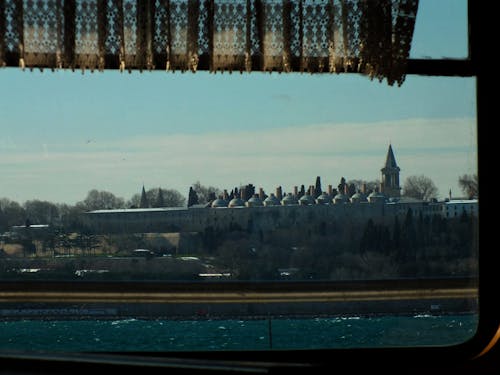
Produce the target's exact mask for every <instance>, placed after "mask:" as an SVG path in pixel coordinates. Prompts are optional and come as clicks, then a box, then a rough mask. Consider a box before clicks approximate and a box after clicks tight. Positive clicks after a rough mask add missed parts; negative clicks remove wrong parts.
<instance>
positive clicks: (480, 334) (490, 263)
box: [0, 0, 500, 374]
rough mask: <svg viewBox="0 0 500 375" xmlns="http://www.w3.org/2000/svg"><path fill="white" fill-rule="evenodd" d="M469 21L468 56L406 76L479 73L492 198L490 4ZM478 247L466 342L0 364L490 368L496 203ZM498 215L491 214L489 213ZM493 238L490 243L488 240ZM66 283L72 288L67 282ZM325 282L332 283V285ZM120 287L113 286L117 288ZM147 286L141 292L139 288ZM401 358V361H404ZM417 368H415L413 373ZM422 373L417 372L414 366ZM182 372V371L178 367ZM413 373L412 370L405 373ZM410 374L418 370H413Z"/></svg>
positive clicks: (483, 172)
mask: <svg viewBox="0 0 500 375" xmlns="http://www.w3.org/2000/svg"><path fill="white" fill-rule="evenodd" d="M467 6H468V22H469V39H468V43H469V45H468V47H469V54H468V57H467V58H466V59H409V60H408V66H407V75H424V76H460V77H475V78H476V92H477V128H478V176H480V180H481V184H480V187H479V191H480V193H481V196H482V197H485V198H488V197H490V198H491V197H493V198H494V197H495V196H494V195H493V193H492V192H490V191H489V190H490V189H491V187H492V186H494V184H493V181H492V179H491V177H490V176H491V174H492V172H491V170H490V169H491V164H490V165H488V163H489V162H490V163H491V161H492V160H494V159H493V154H492V149H491V148H490V147H488V137H491V135H490V134H489V133H490V131H491V130H490V129H491V124H489V122H490V121H491V120H492V119H493V118H494V117H493V109H494V108H495V106H494V105H493V103H492V99H493V96H494V95H491V94H490V92H495V91H494V90H495V88H496V87H495V85H494V80H493V79H492V77H491V75H492V74H493V70H492V69H491V67H490V66H489V65H488V64H489V63H487V62H486V61H487V59H488V56H487V54H488V52H489V51H486V50H485V49H481V47H480V46H481V42H482V41H483V40H488V38H489V37H490V36H491V35H494V34H492V31H491V29H492V25H493V24H494V23H493V22H489V21H490V17H492V16H491V15H488V14H485V13H488V12H487V11H488V9H487V8H484V7H483V8H481V6H480V5H479V4H478V2H474V1H471V0H469V1H468V5H467ZM479 208H480V209H479V211H480V220H479V223H480V225H479V233H480V235H479V246H480V248H481V247H484V248H485V249H483V250H482V251H480V257H479V280H478V291H479V298H478V304H479V305H478V308H479V309H478V311H479V322H478V327H477V331H476V333H475V334H474V336H473V337H472V338H471V339H470V340H467V341H466V342H464V343H460V344H457V345H450V346H442V347H398V348H368V349H366V348H359V349H322V350H291V351H290V350H286V351H224V352H217V351H207V352H175V353H168V352H167V353H129V352H126V353H119V352H117V353H69V354H67V355H63V354H58V355H56V354H54V353H46V354H13V353H0V362H2V366H3V367H4V369H5V370H12V373H14V372H15V371H21V372H25V371H26V372H27V371H33V372H34V373H39V372H43V371H45V370H47V371H48V372H54V371H61V372H62V371H65V370H69V369H70V370H71V371H72V372H75V367H74V366H75V365H76V366H78V368H77V369H76V372H78V373H80V371H81V372H82V373H83V372H88V371H94V370H97V369H99V370H102V369H109V370H117V369H135V370H138V369H140V370H141V371H151V372H153V371H157V370H165V369H169V370H171V371H179V372H186V373H190V374H193V373H197V372H199V373H207V372H212V371H225V370H227V371H230V372H231V371H232V372H234V373H245V372H247V371H250V372H251V371H256V372H259V371H261V370H262V371H270V372H274V373H278V372H280V371H282V370H283V371H289V370H290V369H293V368H299V369H304V370H305V371H306V372H307V371H309V370H332V369H335V368H339V367H340V368H346V367H345V366H349V367H348V368H349V369H350V370H351V371H352V370H356V369H358V367H359V368H364V367H365V366H366V365H367V363H368V364H370V366H371V368H372V369H375V368H379V369H382V370H395V371H398V370H401V369H405V372H406V370H407V367H406V366H411V368H412V369H413V370H414V371H415V373H421V371H422V370H429V369H438V370H445V371H446V370H450V369H453V370H457V371H465V372H470V371H477V370H478V369H479V370H481V369H490V368H491V369H493V368H495V366H496V365H497V363H498V361H497V359H496V358H497V356H496V353H497V352H498V351H499V349H498V348H497V347H496V346H495V344H496V341H497V340H498V338H499V337H500V307H499V305H498V303H497V301H496V299H495V294H496V293H497V289H496V285H495V284H496V283H497V282H498V278H497V276H496V274H495V272H496V269H495V254H494V250H495V249H494V246H491V245H489V244H491V243H494V242H492V240H493V239H494V238H493V236H492V231H491V230H490V229H489V227H488V229H486V226H485V220H481V218H486V217H488V218H489V217H490V216H492V215H493V214H494V212H493V207H492V204H491V203H490V204H486V205H481V206H480V207H479ZM492 217H493V216H492ZM486 244H488V245H489V246H484V245H486ZM71 284H72V287H75V286H76V287H77V288H80V287H81V288H90V289H89V290H94V291H95V292H97V293H99V292H102V291H103V290H108V291H109V290H111V291H113V290H115V291H119V290H120V289H121V288H122V287H123V286H124V285H123V284H120V283H94V284H92V283H90V284H89V283H82V285H80V286H79V285H78V283H77V284H75V283H71ZM137 285H138V288H139V290H140V291H141V292H144V293H147V290H148V288H160V289H162V290H168V288H170V287H172V284H169V283H149V282H148V283H140V284H137ZM235 285H236V286H234V285H233V287H234V288H236V289H238V288H240V290H253V289H254V288H255V286H256V284H255V283H253V282H248V283H244V282H242V283H238V284H235ZM259 285H261V286H263V288H264V289H266V288H270V289H272V288H274V287H276V283H275V282H269V283H259ZM5 286H7V284H5V283H3V282H2V283H1V284H0V290H1V291H0V293H4V292H5V291H6V290H9V289H10V290H16V291H21V292H22V291H33V290H36V291H37V293H40V296H42V297H43V295H44V294H45V295H48V294H50V293H51V292H54V291H58V290H60V289H61V287H63V288H64V287H65V286H64V283H50V282H47V283H44V282H22V283H16V285H10V287H7V288H5ZM66 287H67V286H66ZM327 287H328V286H327ZM115 288H116V289H115ZM141 288H142V290H141ZM401 364H403V365H402V366H403V367H401ZM413 370H412V371H413ZM417 371H418V372H417ZM176 373H177V372H176ZM406 373H408V372H406ZM410 373H413V372H410Z"/></svg>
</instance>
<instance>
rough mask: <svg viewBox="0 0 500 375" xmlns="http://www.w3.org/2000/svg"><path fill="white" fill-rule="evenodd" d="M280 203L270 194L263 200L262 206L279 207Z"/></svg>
mask: <svg viewBox="0 0 500 375" xmlns="http://www.w3.org/2000/svg"><path fill="white" fill-rule="evenodd" d="M279 204H280V201H279V199H278V198H276V196H275V195H274V194H273V193H271V195H270V196H268V197H267V198H266V199H264V206H279Z"/></svg>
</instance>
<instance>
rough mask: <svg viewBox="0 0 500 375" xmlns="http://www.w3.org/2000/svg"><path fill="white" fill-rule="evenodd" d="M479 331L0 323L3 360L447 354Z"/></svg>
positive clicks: (460, 323) (470, 317) (387, 319)
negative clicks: (46, 355) (298, 352)
mask: <svg viewBox="0 0 500 375" xmlns="http://www.w3.org/2000/svg"><path fill="white" fill-rule="evenodd" d="M477 323H478V315H477V314H461V315H412V316H374V317H360V316H344V317H338V316H337V317H329V318H328V317H326V318H325V317H323V318H307V319H305V318H301V319H299V318H293V319H292V318H267V319H264V318H263V319H251V320H245V319H229V320H220V319H197V320H164V319H157V320H151V319H117V320H111V319H107V320H99V319H97V320H74V319H73V320H45V321H44V320H10V321H1V322H0V352H10V351H56V352H76V351H93V352H104V351H112V352H127V351H136V352H137V351H147V352H151V351H158V352H164V351H200V350H201V351H214V350H217V351H220V350H274V349H334V348H370V347H405V346H443V345H454V344H459V343H462V342H465V341H466V340H468V339H470V338H471V337H472V336H473V335H474V334H475V332H476V328H477Z"/></svg>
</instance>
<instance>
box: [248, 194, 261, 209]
mask: <svg viewBox="0 0 500 375" xmlns="http://www.w3.org/2000/svg"><path fill="white" fill-rule="evenodd" d="M246 205H247V207H260V206H262V205H263V204H262V199H260V198H259V197H258V196H256V195H254V196H253V197H252V198H250V199H249V200H247V202H246Z"/></svg>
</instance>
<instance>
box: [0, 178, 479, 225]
mask: <svg viewBox="0 0 500 375" xmlns="http://www.w3.org/2000/svg"><path fill="white" fill-rule="evenodd" d="M342 182H343V183H344V184H346V186H348V187H349V189H348V190H349V191H352V193H354V192H355V191H356V190H357V189H359V187H360V186H361V185H362V184H363V183H366V182H364V181H362V180H350V181H348V182H346V181H345V179H344V178H342V180H341V183H342ZM377 183H378V182H377V181H372V182H369V183H368V186H369V188H371V189H374V188H375V187H376V186H377ZM458 185H459V187H460V189H461V190H462V191H463V193H464V194H466V196H467V197H468V198H472V197H477V196H478V177H477V175H476V174H473V175H468V174H464V175H462V176H460V177H459V178H458ZM249 187H250V188H251V187H253V185H251V184H250V185H247V187H246V188H247V190H249V191H248V193H249V194H250V193H252V191H250V190H251V189H248V188H249ZM302 190H304V186H303V185H302V186H301V191H302ZM320 190H321V187H320V182H319V180H318V179H317V180H316V186H315V191H317V192H320ZM253 192H254V191H253ZM221 193H222V190H221V189H220V188H217V187H214V186H206V185H203V184H201V183H200V181H196V182H195V183H193V185H192V186H191V187H190V189H189V192H188V199H186V197H185V196H184V195H183V194H181V193H180V192H179V191H177V190H175V189H165V188H161V187H158V188H152V189H149V190H145V189H143V192H142V193H141V194H140V193H137V194H134V195H133V196H132V197H131V198H130V199H129V200H125V199H123V198H121V197H118V196H116V195H115V194H113V193H111V192H109V191H105V190H97V189H92V190H90V191H89V192H88V193H87V196H86V197H85V198H84V199H83V200H82V201H79V202H77V203H76V204H74V205H70V204H66V203H54V202H49V201H44V200H38V199H32V200H27V201H25V202H24V203H23V204H20V203H18V202H16V201H13V200H10V199H8V198H0V233H1V232H5V231H8V229H9V228H11V227H12V226H14V225H24V224H26V223H30V224H51V225H57V226H62V227H65V228H68V229H71V228H76V227H77V226H78V222H79V217H80V215H81V213H83V212H86V211H91V210H100V209H121V208H137V207H141V206H144V203H142V204H141V199H142V198H145V200H146V202H147V207H150V208H155V207H183V206H191V205H194V204H206V203H209V202H210V201H211V200H213V199H214V197H217V196H219V195H221ZM402 193H403V195H405V196H409V197H414V198H417V199H422V200H429V199H432V198H434V197H436V196H437V188H436V186H435V185H434V183H433V181H432V180H431V179H430V178H428V177H426V176H423V175H420V176H409V177H408V178H407V179H406V180H405V183H404V185H403V191H402ZM234 194H238V192H236V193H234ZM144 196H145V197H144Z"/></svg>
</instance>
